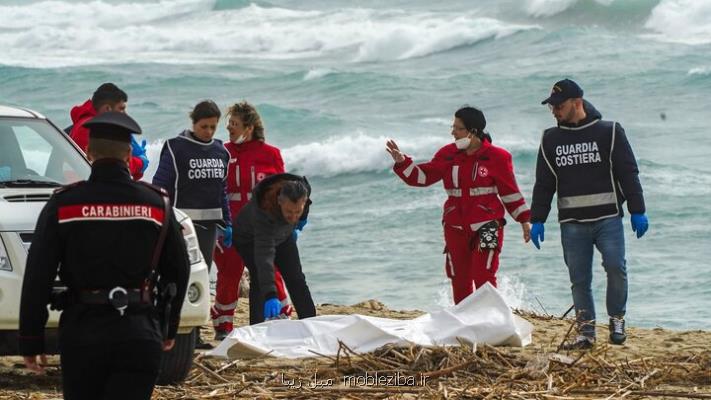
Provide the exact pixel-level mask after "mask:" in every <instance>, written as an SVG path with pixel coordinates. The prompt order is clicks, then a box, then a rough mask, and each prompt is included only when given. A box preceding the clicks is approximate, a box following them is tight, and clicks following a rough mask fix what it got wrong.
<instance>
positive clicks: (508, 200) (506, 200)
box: [501, 193, 523, 203]
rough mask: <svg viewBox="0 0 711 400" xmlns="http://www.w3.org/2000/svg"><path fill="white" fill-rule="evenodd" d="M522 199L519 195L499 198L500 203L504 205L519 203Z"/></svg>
mask: <svg viewBox="0 0 711 400" xmlns="http://www.w3.org/2000/svg"><path fill="white" fill-rule="evenodd" d="M522 198H523V196H522V195H521V193H514V194H507V195H506V196H501V201H503V202H504V203H513V202H516V201H519V200H521V199H522Z"/></svg>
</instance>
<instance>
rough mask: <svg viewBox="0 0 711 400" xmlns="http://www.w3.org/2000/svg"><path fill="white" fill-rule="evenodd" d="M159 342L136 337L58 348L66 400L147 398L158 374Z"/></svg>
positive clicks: (161, 353)
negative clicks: (127, 340)
mask: <svg viewBox="0 0 711 400" xmlns="http://www.w3.org/2000/svg"><path fill="white" fill-rule="evenodd" d="M162 356H163V351H162V349H161V343H160V342H156V341H149V340H137V341H129V342H123V343H115V344H102V345H94V346H64V347H63V348H62V350H61V365H62V385H63V387H64V389H63V391H64V399H65V400H84V399H86V400H111V399H116V400H119V399H121V400H125V399H132V400H142V399H146V400H149V399H150V398H151V393H153V387H154V386H155V383H156V378H157V377H158V371H159V369H160V363H161V357H162Z"/></svg>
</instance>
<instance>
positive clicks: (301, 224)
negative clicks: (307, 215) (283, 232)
mask: <svg viewBox="0 0 711 400" xmlns="http://www.w3.org/2000/svg"><path fill="white" fill-rule="evenodd" d="M308 222H309V220H308V219H300V220H299V222H297V223H296V227H295V228H294V229H298V230H300V231H303V230H304V227H305V226H306V224H307V223H308Z"/></svg>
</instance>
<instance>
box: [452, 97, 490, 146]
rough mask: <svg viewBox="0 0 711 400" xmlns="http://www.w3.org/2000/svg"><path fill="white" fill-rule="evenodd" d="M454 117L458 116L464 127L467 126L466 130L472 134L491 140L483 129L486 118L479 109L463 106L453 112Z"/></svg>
mask: <svg viewBox="0 0 711 400" xmlns="http://www.w3.org/2000/svg"><path fill="white" fill-rule="evenodd" d="M454 117H455V118H459V119H460V120H461V121H462V123H463V124H464V127H465V128H467V131H469V132H471V133H473V134H474V136H476V137H478V138H479V139H481V140H488V141H489V142H491V135H489V132H487V131H485V130H484V128H486V118H485V117H484V113H483V112H482V111H481V110H480V109H478V108H476V107H471V106H463V107H462V108H460V109H459V110H457V112H455V113H454Z"/></svg>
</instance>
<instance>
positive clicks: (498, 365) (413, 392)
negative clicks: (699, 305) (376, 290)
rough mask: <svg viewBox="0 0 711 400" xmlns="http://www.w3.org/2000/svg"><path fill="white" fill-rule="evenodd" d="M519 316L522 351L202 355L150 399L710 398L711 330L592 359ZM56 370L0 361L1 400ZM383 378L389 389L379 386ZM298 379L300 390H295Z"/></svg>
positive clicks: (660, 333)
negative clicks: (36, 371)
mask: <svg viewBox="0 0 711 400" xmlns="http://www.w3.org/2000/svg"><path fill="white" fill-rule="evenodd" d="M244 300H245V299H242V300H241V301H240V303H239V309H238V313H237V315H236V325H237V326H240V325H242V324H246V322H247V306H248V303H247V301H244ZM318 313H319V315H324V314H351V313H358V314H363V315H372V316H379V317H386V318H394V319H404V318H414V317H417V316H419V315H421V314H422V312H421V311H417V310H391V309H389V308H387V307H386V306H385V305H383V304H382V303H381V302H379V301H377V300H367V301H363V302H361V303H358V304H354V305H351V306H340V305H333V304H322V305H320V306H319V307H318ZM518 314H519V315H521V316H522V317H524V318H525V319H526V320H528V321H529V322H531V323H532V324H533V325H534V333H533V344H531V345H529V346H527V347H525V348H506V347H498V348H493V347H489V346H479V348H478V349H477V350H476V351H472V349H471V348H469V347H468V346H462V347H460V348H447V349H441V348H440V349H429V350H428V349H424V350H423V349H419V348H409V349H408V348H399V349H382V350H381V351H380V350H379V351H376V352H374V353H371V354H369V355H366V356H363V357H358V356H355V355H352V354H349V353H348V351H347V350H346V349H344V352H343V354H342V357H339V358H341V359H339V360H335V359H332V358H326V357H317V358H314V359H307V360H296V361H294V360H277V359H257V360H237V361H226V360H221V359H214V358H208V357H204V354H202V353H198V354H196V359H195V360H196V362H195V365H194V367H193V370H192V371H191V373H190V375H189V376H188V379H187V380H186V382H185V383H184V384H183V385H180V386H176V387H167V386H164V387H157V388H156V391H155V392H154V396H153V398H154V399H235V398H239V399H242V398H244V399H252V398H324V399H364V398H392V399H411V398H443V399H444V398H476V399H484V398H502V399H506V398H541V399H607V398H628V399H629V398H634V399H639V398H650V399H674V398H709V399H711V347H710V346H711V332H707V331H701V330H695V331H672V330H667V329H663V328H654V329H641V328H635V327H630V328H629V330H628V340H627V343H626V344H625V345H623V346H611V345H608V344H607V343H606V341H605V340H603V339H604V338H606V337H607V334H606V331H607V326H602V325H599V326H598V338H599V340H598V343H597V345H596V347H595V349H594V350H593V351H592V352H563V351H560V352H558V351H556V350H557V348H558V346H559V344H560V343H561V341H562V340H563V339H564V338H565V336H566V334H567V332H568V330H569V328H570V326H571V320H569V319H565V320H562V319H560V318H559V317H557V316H540V315H532V314H528V313H518ZM203 332H204V333H203V335H204V339H206V340H210V339H211V335H212V333H211V331H209V330H207V329H204V330H203ZM416 353H417V354H418V355H417V356H416V357H417V358H415V357H414V355H415V354H416ZM408 354H412V355H413V357H411V356H408ZM393 357H395V358H393ZM58 362H59V359H58V357H50V360H49V364H50V366H49V367H48V368H47V373H46V375H44V376H35V375H31V374H29V373H28V372H27V371H26V370H24V369H23V368H22V367H21V365H22V364H21V358H19V357H4V358H2V362H1V363H0V399H13V400H15V399H38V400H39V399H58V398H61V382H60V371H59V369H58V368H57V364H58ZM383 368H385V369H383ZM376 373H380V374H381V384H375V385H373V384H372V383H373V381H372V377H373V376H375V375H374V374H376ZM383 374H385V375H386V376H387V377H388V378H390V379H391V381H390V382H387V381H385V380H382V379H384V378H383V376H384V375H383ZM393 377H395V379H394V380H393V379H392V378H393ZM423 377H425V378H423ZM355 378H358V379H360V380H359V381H356V380H353V379H355ZM367 379H371V381H370V382H369V381H367ZM398 379H399V383H398ZM416 379H417V380H416ZM294 381H298V382H299V383H300V386H302V387H301V388H295V387H294V384H293V382H294ZM423 382H424V384H422V383H423ZM287 383H288V384H290V385H287ZM329 383H330V385H328V384H329Z"/></svg>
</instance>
